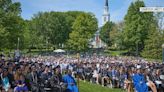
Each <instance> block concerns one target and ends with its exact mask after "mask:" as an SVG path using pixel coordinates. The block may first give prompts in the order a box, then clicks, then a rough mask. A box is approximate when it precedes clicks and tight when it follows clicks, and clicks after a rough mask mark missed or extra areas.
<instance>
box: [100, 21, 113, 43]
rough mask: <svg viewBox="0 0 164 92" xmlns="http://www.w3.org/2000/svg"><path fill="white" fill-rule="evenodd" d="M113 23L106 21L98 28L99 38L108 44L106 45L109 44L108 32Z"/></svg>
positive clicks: (111, 28)
mask: <svg viewBox="0 0 164 92" xmlns="http://www.w3.org/2000/svg"><path fill="white" fill-rule="evenodd" d="M114 25H115V24H114V23H113V22H107V23H106V24H105V25H104V26H103V27H102V28H101V30H100V38H101V39H102V41H104V42H105V43H106V44H108V46H110V45H111V38H110V32H111V31H112V30H113V28H114Z"/></svg>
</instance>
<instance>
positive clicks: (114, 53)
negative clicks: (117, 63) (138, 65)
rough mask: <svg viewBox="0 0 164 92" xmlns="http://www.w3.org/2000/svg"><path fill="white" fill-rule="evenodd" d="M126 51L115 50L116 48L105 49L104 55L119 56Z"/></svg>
mask: <svg viewBox="0 0 164 92" xmlns="http://www.w3.org/2000/svg"><path fill="white" fill-rule="evenodd" d="M125 52H127V51H126V50H120V51H117V50H106V51H105V53H106V55H111V56H119V55H121V54H122V53H125Z"/></svg>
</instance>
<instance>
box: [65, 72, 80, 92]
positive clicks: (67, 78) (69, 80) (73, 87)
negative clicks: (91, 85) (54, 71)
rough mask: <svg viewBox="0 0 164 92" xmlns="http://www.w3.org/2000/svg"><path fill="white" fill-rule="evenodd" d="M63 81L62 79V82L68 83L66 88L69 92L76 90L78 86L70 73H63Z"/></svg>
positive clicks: (75, 91) (76, 91)
mask: <svg viewBox="0 0 164 92" xmlns="http://www.w3.org/2000/svg"><path fill="white" fill-rule="evenodd" d="M63 81H64V83H66V84H67V85H68V86H67V89H68V90H69V91H70V92H78V88H77V86H76V81H75V79H74V78H73V77H72V76H71V75H68V74H66V75H64V76H63Z"/></svg>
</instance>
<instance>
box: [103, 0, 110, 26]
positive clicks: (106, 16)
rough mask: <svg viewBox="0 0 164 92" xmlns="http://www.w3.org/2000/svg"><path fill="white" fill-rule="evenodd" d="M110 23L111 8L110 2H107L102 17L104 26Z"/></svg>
mask: <svg viewBox="0 0 164 92" xmlns="http://www.w3.org/2000/svg"><path fill="white" fill-rule="evenodd" d="M108 21H110V14H109V6H108V0H105V6H104V14H103V16H102V26H103V25H105V23H106V22H108Z"/></svg>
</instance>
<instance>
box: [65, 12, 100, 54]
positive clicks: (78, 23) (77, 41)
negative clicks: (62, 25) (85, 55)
mask: <svg viewBox="0 0 164 92" xmlns="http://www.w3.org/2000/svg"><path fill="white" fill-rule="evenodd" d="M97 28H98V24H97V19H96V18H95V16H94V15H93V14H90V13H85V14H81V15H79V16H78V17H77V18H76V20H75V22H74V23H73V26H72V29H73V31H72V32H71V33H70V35H69V38H70V39H69V40H68V43H67V45H68V47H69V48H70V49H72V50H75V51H84V50H86V49H87V48H88V43H89V39H90V38H91V37H93V34H94V33H95V32H96V31H97Z"/></svg>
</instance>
